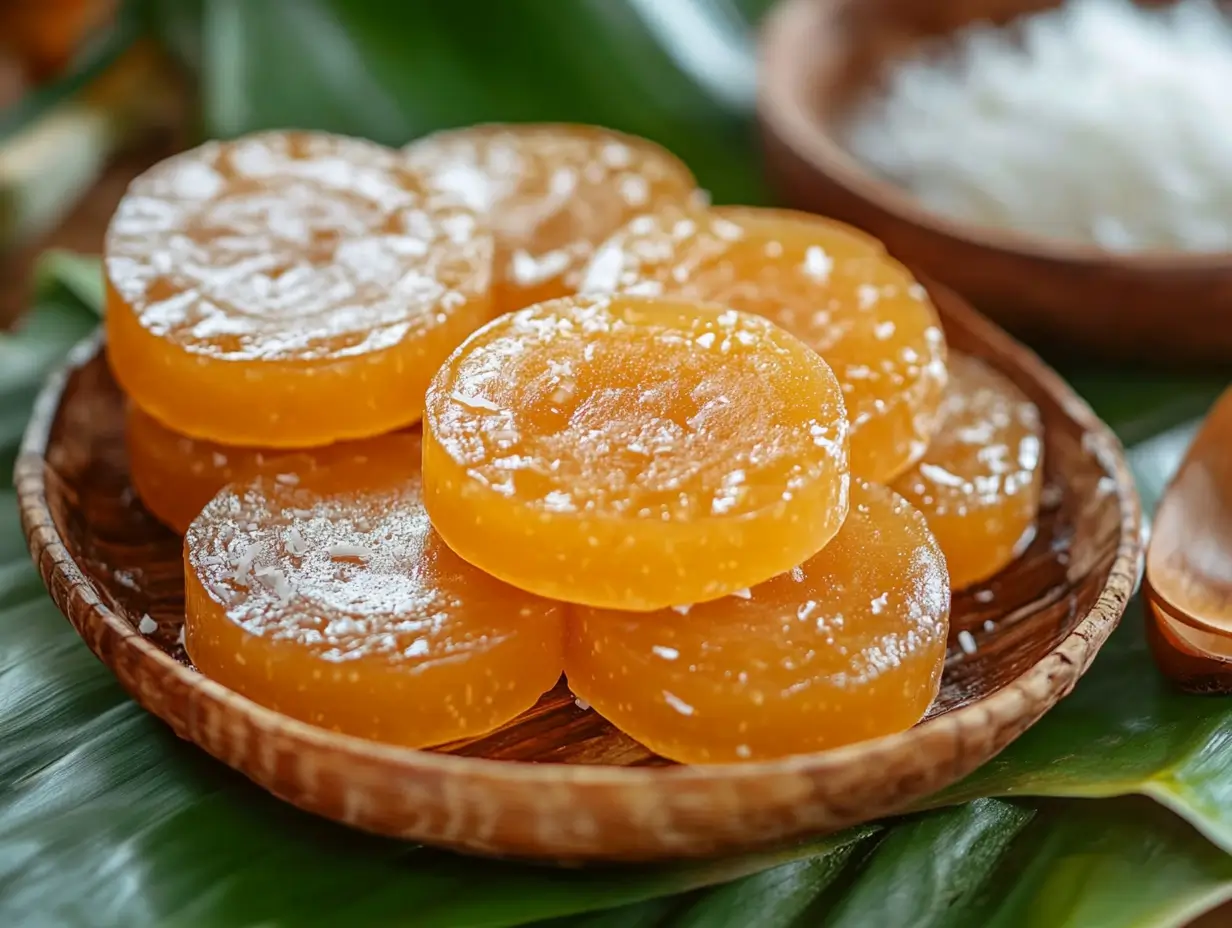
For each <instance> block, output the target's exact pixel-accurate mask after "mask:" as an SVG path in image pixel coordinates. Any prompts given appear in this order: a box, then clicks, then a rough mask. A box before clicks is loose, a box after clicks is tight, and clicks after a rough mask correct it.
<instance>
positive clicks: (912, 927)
mask: <svg viewBox="0 0 1232 928" xmlns="http://www.w3.org/2000/svg"><path fill="white" fill-rule="evenodd" d="M852 850H853V853H851V854H849V855H848V856H847V857H846V858H845V859H844V860H843V861H841V862H838V861H836V863H840V864H841V866H842V867H843V869H842V872H841V873H835V872H833V871H834V868H833V867H832V866H831V867H826V866H824V865H822V866H821V867H818V868H813V869H814V872H819V873H820V876H819V877H818V878H811V877H810V874H809V871H810V868H809V865H808V863H807V862H800V863H795V864H787V865H784V866H781V867H778V868H777V869H775V870H771V871H768V872H767V873H764V874H760V875H758V876H757V877H749V878H746V879H745V880H742V881H739V882H737V883H732V884H729V885H728V886H725V887H721V888H719V889H714V890H710V891H708V892H705V893H701V894H693V895H691V896H685V897H681V898H679V899H667V900H658V901H656V902H654V903H651V904H642V905H639V906H633V907H629V908H624V909H618V910H613V911H612V912H609V913H605V914H604V915H603V916H598V917H592V918H585V919H575V920H573V919H571V920H567V921H560V922H552V923H545V924H543V925H542V926H541V928H549V926H550V928H652V926H653V928H727V926H731V928H745V926H754V925H755V926H757V928H814V926H824V928H866V926H880V925H887V926H890V925H893V926H896V928H897V926H903V928H1093V926H1099V928H1148V926H1174V925H1175V926H1180V925H1184V924H1186V923H1187V922H1188V921H1189V920H1190V919H1191V918H1193V917H1194V916H1196V915H1199V914H1201V913H1203V912H1205V911H1207V910H1208V909H1210V908H1212V907H1213V906H1215V905H1218V904H1219V903H1221V902H1223V901H1224V900H1226V899H1229V898H1232V857H1229V856H1228V855H1226V854H1223V853H1222V852H1220V851H1219V850H1218V849H1217V848H1215V847H1213V846H1212V845H1211V844H1209V843H1208V842H1206V841H1205V840H1203V838H1202V836H1201V835H1199V834H1198V833H1197V832H1195V831H1194V830H1193V829H1192V828H1190V827H1189V826H1188V825H1186V824H1185V823H1184V822H1182V821H1180V820H1179V819H1177V818H1175V817H1173V816H1171V815H1170V814H1169V813H1168V812H1166V811H1164V810H1162V809H1160V808H1159V807H1157V806H1155V805H1152V804H1151V803H1148V802H1146V801H1145V800H1141V799H1138V800H1135V799H1128V800H1126V799H1122V800H1107V801H1103V802H1083V801H1080V800H1069V801H1035V802H1028V801H1023V800H1019V801H1015V802H1013V803H1009V802H1003V801H1001V800H995V799H984V800H978V801H976V802H972V803H969V804H967V805H965V806H959V807H956V808H951V809H944V810H939V811H936V812H930V813H926V814H922V815H918V816H914V817H912V818H909V819H906V820H904V821H902V822H901V823H899V824H898V825H897V826H896V827H894V828H893V829H891V830H887V831H886V832H884V833H883V836H874V837H872V838H869V839H866V840H865V841H864V842H862V843H861V844H859V845H857V846H855V847H854V848H853V849H852Z"/></svg>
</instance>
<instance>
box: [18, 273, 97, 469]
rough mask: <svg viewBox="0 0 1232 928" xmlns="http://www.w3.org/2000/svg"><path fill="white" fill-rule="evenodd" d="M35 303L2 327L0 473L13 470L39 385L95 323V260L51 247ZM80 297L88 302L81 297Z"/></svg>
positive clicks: (39, 275) (39, 282) (37, 278)
mask: <svg viewBox="0 0 1232 928" xmlns="http://www.w3.org/2000/svg"><path fill="white" fill-rule="evenodd" d="M35 279H36V282H37V283H36V297H37V299H36V304H35V309H34V311H32V312H30V313H27V314H26V316H25V317H23V318H22V319H21V320H20V321H19V322H18V324H17V327H16V328H15V329H14V330H13V331H12V332H7V333H5V332H0V472H2V473H4V474H9V473H11V472H12V465H13V457H14V455H15V453H16V451H17V444H18V442H19V441H20V440H21V434H22V432H23V430H24V429H25V426H26V420H27V418H29V415H30V406H31V404H32V403H33V402H34V397H35V395H36V394H37V393H38V389H39V387H40V386H41V385H42V382H43V380H44V378H46V376H47V373H48V371H50V370H51V368H52V367H54V366H55V365H56V364H58V363H59V362H60V360H61V359H62V358H63V357H64V355H65V353H66V352H67V351H68V350H69V349H70V348H71V347H72V346H73V345H75V344H76V343H77V342H78V341H80V340H81V339H82V338H84V337H85V336H86V335H88V334H90V332H91V331H92V330H93V329H94V327H95V326H96V325H98V315H97V308H96V307H97V306H99V305H101V302H102V299H101V294H102V275H101V272H100V269H99V265H98V261H97V259H93V258H80V257H78V256H75V255H71V254H69V253H68V252H53V253H52V254H51V255H50V256H49V258H48V259H47V260H46V261H42V262H40V264H39V267H38V269H37V270H36V271H35ZM82 297H84V298H86V300H88V301H89V302H86V301H83V299H82Z"/></svg>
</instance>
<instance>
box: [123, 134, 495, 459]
mask: <svg viewBox="0 0 1232 928" xmlns="http://www.w3.org/2000/svg"><path fill="white" fill-rule="evenodd" d="M104 251H105V255H104V257H105V267H106V278H107V293H108V299H107V320H106V324H107V339H108V344H107V351H108V356H109V358H110V361H111V365H112V369H113V371H114V372H115V376H116V379H117V380H118V381H119V383H120V385H121V386H122V387H123V388H124V389H125V391H126V392H127V393H128V394H129V396H130V397H131V398H132V399H133V400H134V401H135V402H136V403H137V404H138V405H139V406H141V407H142V409H144V410H145V411H146V412H147V413H149V414H150V415H151V416H153V417H154V418H156V419H158V420H159V421H160V422H162V423H163V424H164V425H166V426H167V427H169V428H171V429H174V430H175V431H177V432H180V433H182V434H185V435H189V436H191V437H193V438H203V439H207V440H210V441H215V442H219V443H221V444H231V445H248V446H253V447H267V448H270V447H279V448H286V447H302V446H311V445H322V444H327V443H329V442H332V441H335V440H338V439H343V438H361V437H366V436H371V435H375V434H380V433H382V432H386V431H389V430H391V429H394V428H398V427H400V426H405V425H409V424H411V423H413V422H415V421H417V420H418V419H419V417H420V416H421V414H422V397H423V394H424V390H425V389H426V387H427V385H428V382H429V380H430V379H431V377H432V374H433V373H434V372H435V371H436V369H437V368H438V367H439V366H440V363H441V362H442V361H443V360H444V359H445V358H446V357H447V356H448V354H449V352H450V351H452V350H453V349H454V348H455V347H456V346H457V345H458V344H459V343H461V341H462V340H463V339H464V338H465V337H466V336H467V335H469V334H470V333H471V332H472V331H473V330H474V329H475V328H476V327H477V326H479V325H480V324H482V323H483V322H485V321H487V320H488V319H489V318H490V317H491V315H492V307H491V293H490V290H491V272H492V260H493V259H492V254H493V243H492V239H491V236H490V234H489V233H487V232H484V231H481V229H480V227H479V225H478V221H477V219H476V217H475V215H474V214H473V213H472V212H470V211H469V210H467V209H465V208H463V207H461V206H459V205H457V203H456V201H455V200H453V199H452V198H450V197H447V196H445V195H443V194H440V193H436V192H433V191H432V190H431V189H429V188H428V187H427V186H426V185H424V184H423V183H422V181H421V180H420V179H419V178H417V177H416V176H415V175H414V174H413V173H411V172H410V171H409V170H407V169H406V168H405V167H404V165H403V163H402V159H401V158H400V156H399V155H398V153H396V152H394V151H390V150H388V149H385V148H382V147H381V146H379V145H375V144H372V143H370V142H363V141H359V140H356V139H348V138H343V137H340V136H332V135H324V134H314V133H307V132H285V133H279V132H270V133H263V134H259V135H254V136H248V137H246V138H241V139H238V140H235V141H230V142H209V143H207V144H205V145H203V146H201V147H200V148H196V149H194V150H192V151H188V152H185V153H183V154H180V155H176V156H174V157H172V158H169V159H167V160H166V161H163V162H162V163H160V164H158V165H156V166H155V167H153V168H151V169H150V170H149V171H147V172H146V173H145V174H142V175H141V176H140V177H138V178H137V179H136V180H135V181H133V183H132V185H131V186H130V187H129V189H128V192H127V193H126V194H125V196H124V198H123V200H122V201H121V203H120V205H119V208H118V209H117V211H116V214H115V216H114V217H113V219H112V221H111V225H110V227H109V228H108V231H107V237H106V241H105V245H104Z"/></svg>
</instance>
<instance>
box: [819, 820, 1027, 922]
mask: <svg viewBox="0 0 1232 928" xmlns="http://www.w3.org/2000/svg"><path fill="white" fill-rule="evenodd" d="M1033 814H1034V812H1033V810H1031V809H1029V808H1026V807H1021V806H1014V805H1010V804H1008V803H1005V802H999V801H997V800H993V799H979V800H976V801H975V802H971V803H968V804H967V805H965V806H960V807H958V808H956V809H947V810H945V811H943V812H938V813H934V814H932V815H925V816H921V817H919V818H917V819H914V820H910V821H907V822H905V823H903V824H902V825H900V826H899V827H897V828H895V829H894V830H893V831H892V832H890V833H889V834H888V835H887V836H886V838H885V840H884V841H882V842H881V844H880V846H879V847H878V848H877V850H876V852H875V853H874V854H873V855H872V857H871V859H870V860H869V862H868V864H867V866H866V867H865V868H864V869H863V871H862V872H861V873H860V875H859V876H858V878H857V879H856V880H855V881H854V883H853V884H852V886H851V888H850V889H849V890H848V891H847V892H846V893H845V894H844V896H843V898H842V899H841V900H840V901H839V902H838V903H837V904H836V905H834V906H833V907H832V908H831V909H830V911H829V912H828V913H827V917H826V920H825V924H826V925H827V926H830V928H859V926H862V925H869V924H873V923H877V924H886V925H907V924H911V925H917V926H919V928H925V926H932V925H943V924H945V920H946V919H947V918H948V916H949V915H950V913H951V912H952V911H953V910H954V909H955V908H956V907H957V906H959V904H960V903H962V902H964V901H969V900H970V898H971V897H972V896H973V895H974V894H975V891H976V890H978V889H979V888H980V887H981V886H982V885H983V884H984V883H985V882H986V881H987V880H988V878H989V876H990V875H991V873H992V871H993V870H994V869H995V868H996V866H997V864H998V863H999V862H1000V860H1001V857H1002V855H1003V854H1005V852H1006V850H1007V849H1008V848H1009V846H1010V844H1011V843H1012V842H1013V841H1014V838H1015V837H1016V836H1017V835H1018V833H1019V832H1020V831H1021V830H1022V829H1023V828H1024V827H1026V825H1027V823H1028V822H1030V821H1031V818H1032V816H1033ZM874 916H875V917H874Z"/></svg>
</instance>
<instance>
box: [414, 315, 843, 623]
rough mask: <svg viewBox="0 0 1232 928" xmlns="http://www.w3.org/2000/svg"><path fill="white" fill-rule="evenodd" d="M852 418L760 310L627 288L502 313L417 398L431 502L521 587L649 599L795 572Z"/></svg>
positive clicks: (824, 536)
mask: <svg viewBox="0 0 1232 928" xmlns="http://www.w3.org/2000/svg"><path fill="white" fill-rule="evenodd" d="M847 428H848V427H847V422H846V416H845V413H844V409H843V402H842V394H841V392H840V390H839V387H838V383H837V381H835V379H834V375H833V373H832V372H831V371H830V369H829V367H827V366H826V364H825V362H824V361H823V360H822V359H821V357H820V356H819V355H817V354H816V353H815V352H813V351H811V350H810V349H809V348H808V347H807V346H806V345H804V344H803V343H802V342H800V341H799V340H798V339H796V338H794V337H793V336H791V335H790V334H788V333H787V332H785V331H783V330H782V329H780V328H778V327H777V326H775V325H773V324H772V323H770V322H769V321H768V320H766V319H764V318H762V317H760V316H752V315H747V314H744V313H739V312H736V311H735V310H732V309H728V308H726V307H722V306H713V305H705V304H697V303H689V302H683V301H675V300H651V299H645V298H640V297H634V296H617V297H599V298H596V299H586V298H581V297H574V298H570V299H562V300H556V301H552V302H549V303H542V304H539V305H538V306H533V307H530V308H528V309H525V310H521V311H519V312H516V313H512V314H509V315H506V316H502V317H501V318H499V319H497V320H495V321H494V322H492V323H490V324H489V325H487V326H485V327H484V328H483V329H480V330H479V331H478V332H476V333H475V334H474V335H473V336H471V337H470V338H469V339H467V341H466V342H465V343H464V344H463V345H462V347H461V348H459V349H458V351H457V352H455V353H454V355H453V356H452V357H450V359H449V361H448V362H447V363H446V364H445V365H444V367H442V368H441V371H440V373H439V374H438V375H437V377H436V379H435V380H434V381H433V382H432V386H431V387H430V388H429V391H428V402H427V412H426V413H425V417H424V495H425V503H426V504H427V507H428V512H429V513H430V514H431V517H432V522H433V524H434V525H435V526H436V529H437V531H439V532H440V533H441V535H442V536H443V537H444V538H445V540H446V541H447V542H448V544H449V546H450V547H451V548H452V549H453V550H454V551H456V552H457V553H458V554H459V555H461V556H462V557H463V558H465V559H466V560H467V561H469V562H470V563H472V564H475V565H476V566H478V567H479V568H481V569H483V570H485V571H487V572H488V573H491V574H493V575H494V576H497V577H500V578H501V579H502V580H505V581H507V582H509V583H511V584H513V585H514V586H517V587H519V588H521V589H525V590H531V591H533V592H535V593H538V594H540V595H543V596H551V597H553V598H555V599H562V600H566V601H568V602H576V603H584V604H586V605H592V606H600V607H606V608H616V609H630V610H650V609H660V608H663V607H666V606H669V605H675V604H678V603H691V602H700V601H703V600H709V599H716V598H718V597H720V596H725V595H727V594H729V593H732V592H735V591H736V590H740V589H742V588H744V587H748V586H750V585H751V584H754V583H759V582H761V581H762V580H766V579H768V578H770V577H773V576H775V575H776V574H779V573H782V572H783V571H784V570H789V569H790V568H791V567H792V566H794V565H795V564H798V563H800V562H801V561H804V560H806V559H807V558H808V557H810V556H812V555H813V554H814V553H815V552H816V551H817V550H818V549H820V548H821V547H822V546H823V545H824V544H825V543H826V542H827V541H829V540H830V539H831V538H832V537H833V536H834V534H835V533H836V532H837V531H838V529H839V526H840V525H841V524H842V522H843V519H844V517H845V516H846V513H847V492H848V484H849V477H848V467H847Z"/></svg>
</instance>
